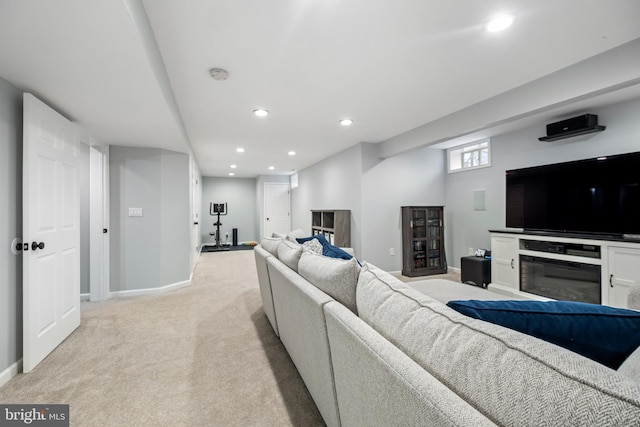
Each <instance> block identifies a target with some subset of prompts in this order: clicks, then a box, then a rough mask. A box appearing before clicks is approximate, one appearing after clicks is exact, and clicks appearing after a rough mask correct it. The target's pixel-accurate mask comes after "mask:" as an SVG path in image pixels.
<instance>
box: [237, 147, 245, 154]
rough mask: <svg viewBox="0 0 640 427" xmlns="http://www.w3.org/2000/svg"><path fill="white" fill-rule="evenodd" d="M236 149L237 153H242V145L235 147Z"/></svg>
mask: <svg viewBox="0 0 640 427" xmlns="http://www.w3.org/2000/svg"><path fill="white" fill-rule="evenodd" d="M236 151H237V152H238V153H244V148H242V147H238V148H236Z"/></svg>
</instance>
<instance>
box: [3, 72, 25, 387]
mask: <svg viewBox="0 0 640 427" xmlns="http://www.w3.org/2000/svg"><path fill="white" fill-rule="evenodd" d="M0 141H1V142H0V242H1V245H0V380H7V379H8V378H9V377H8V376H5V377H2V376H1V374H2V373H3V371H5V370H6V369H8V368H9V367H11V366H12V365H14V364H15V363H16V362H17V361H18V360H19V359H20V358H21V357H22V255H18V256H16V255H13V254H12V253H11V250H10V243H11V241H12V240H13V239H14V238H15V237H22V92H21V91H19V90H18V89H17V88H15V87H13V86H12V85H10V84H9V83H7V82H6V81H5V80H3V79H2V78H0ZM14 366H15V365H14Z"/></svg>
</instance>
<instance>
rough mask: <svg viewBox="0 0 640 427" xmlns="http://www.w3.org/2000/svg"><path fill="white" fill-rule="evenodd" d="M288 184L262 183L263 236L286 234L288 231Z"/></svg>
mask: <svg viewBox="0 0 640 427" xmlns="http://www.w3.org/2000/svg"><path fill="white" fill-rule="evenodd" d="M289 210H290V200H289V184H288V183H282V182H265V183H264V235H265V236H266V237H271V235H272V234H273V233H280V234H287V233H288V232H289V231H290V227H291V225H290V218H291V216H290V214H289Z"/></svg>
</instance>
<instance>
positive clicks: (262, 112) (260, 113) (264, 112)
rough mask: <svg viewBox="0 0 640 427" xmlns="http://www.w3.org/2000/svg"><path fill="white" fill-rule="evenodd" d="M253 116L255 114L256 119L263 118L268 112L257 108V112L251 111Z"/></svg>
mask: <svg viewBox="0 0 640 427" xmlns="http://www.w3.org/2000/svg"><path fill="white" fill-rule="evenodd" d="M253 114H255V115H256V116H258V117H265V116H268V115H269V111H268V110H264V109H262V108H258V109H257V110H253Z"/></svg>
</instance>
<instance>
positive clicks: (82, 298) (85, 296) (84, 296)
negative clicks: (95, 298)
mask: <svg viewBox="0 0 640 427" xmlns="http://www.w3.org/2000/svg"><path fill="white" fill-rule="evenodd" d="M90 297H91V294H90V293H86V294H80V301H89V299H90Z"/></svg>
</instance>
